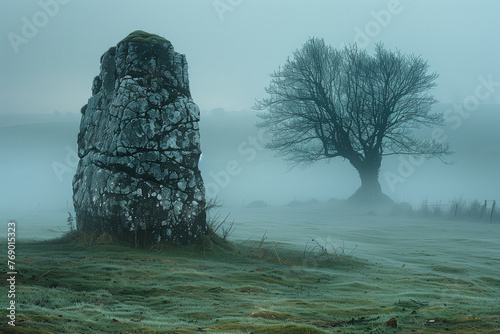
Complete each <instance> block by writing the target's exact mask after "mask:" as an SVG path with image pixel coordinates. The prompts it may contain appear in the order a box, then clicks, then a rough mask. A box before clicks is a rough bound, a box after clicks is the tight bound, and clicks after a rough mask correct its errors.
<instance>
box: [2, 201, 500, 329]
mask: <svg viewBox="0 0 500 334" xmlns="http://www.w3.org/2000/svg"><path fill="white" fill-rule="evenodd" d="M301 210H303V209H301ZM364 219H367V218H364ZM369 219H375V221H374V222H377V221H378V220H379V219H378V218H377V219H376V217H375V218H374V217H373V216H372V218H368V220H369ZM361 220H362V219H360V221H361ZM394 223H396V222H395V221H394V222H392V223H391V224H394ZM400 223H403V224H406V225H407V228H408V229H410V230H414V229H415V228H418V226H419V225H418V224H417V223H415V222H413V223H412V224H408V222H407V221H404V222H401V221H400ZM387 224H388V223H387V222H386V223H385V224H384V225H383V226H382V228H385V227H387V226H388V225H387ZM429 226H430V225H422V226H421V227H427V228H429ZM403 227H404V226H399V227H397V229H400V228H403ZM358 228H359V229H360V230H361V233H363V230H364V229H366V228H367V225H366V224H365V223H363V222H361V223H360V225H359V226H358ZM395 228H396V227H395ZM447 228H449V229H456V228H457V226H448V227H446V226H440V227H438V228H436V229H435V230H429V231H428V233H430V234H432V233H440V234H441V233H443V231H442V229H447ZM353 230H356V229H353ZM269 233H271V234H272V233H273V232H272V230H271V231H270V232H269ZM394 233H396V234H399V236H400V237H402V233H401V232H398V231H396V232H394V231H388V236H389V237H394ZM339 234H342V232H340V231H339ZM345 236H346V237H347V238H348V239H351V236H349V234H345ZM415 237H418V235H415ZM304 238H306V237H304ZM371 238H372V239H377V238H380V237H379V236H378V235H376V234H374V233H372V234H371ZM453 238H454V237H453ZM368 239H370V238H365V239H363V238H359V241H360V244H361V247H358V248H357V249H356V251H355V252H354V254H349V253H348V252H347V250H352V249H354V246H355V245H354V244H353V243H352V240H349V241H346V243H345V245H344V246H342V247H345V248H347V249H346V251H345V252H344V253H340V252H339V254H340V256H337V257H335V256H333V254H334V252H333V251H332V252H329V250H330V251H331V250H332V247H341V246H338V245H336V244H335V242H334V241H333V240H329V241H327V242H325V240H326V239H320V238H316V239H315V241H312V240H306V239H304V241H305V242H304V245H303V248H300V249H299V247H293V246H292V245H290V244H284V243H276V242H271V241H274V240H270V238H267V239H266V235H263V236H260V237H256V238H251V239H246V240H244V241H236V242H235V245H236V246H237V247H236V248H232V247H230V246H229V245H224V244H223V243H222V244H219V243H218V242H216V243H214V246H212V247H210V249H202V248H203V247H200V245H198V246H193V247H184V248H175V247H174V248H172V247H170V248H163V249H161V250H160V249H154V250H141V249H135V248H131V247H125V246H119V245H116V244H96V243H94V244H91V245H90V246H89V244H88V242H87V241H81V240H78V239H77V237H76V235H75V234H73V235H70V236H67V237H65V238H62V239H58V240H55V241H44V242H21V243H19V244H18V254H19V255H18V259H17V266H18V270H19V275H18V282H17V289H18V297H17V301H18V305H17V310H18V314H17V324H18V326H17V327H16V328H15V329H13V328H10V329H11V330H12V333H27V332H28V333H37V332H38V333H42V332H43V333H89V332H94V333H195V332H214V333H332V332H343V333H368V332H374V333H393V332H401V331H402V332H405V333H406V332H417V333H436V332H451V333H471V332H481V333H496V332H498V330H499V329H500V310H499V309H498V304H499V298H500V297H499V291H500V279H499V278H498V272H499V269H500V262H499V258H498V257H495V256H494V254H495V252H494V250H492V249H489V251H483V252H481V251H477V250H476V248H475V246H474V245H473V244H472V241H473V240H474V236H470V235H469V237H465V236H464V238H463V241H462V242H458V244H462V248H463V249H462V250H461V252H460V256H459V257H458V258H459V260H457V259H455V258H453V257H451V256H449V254H442V253H440V252H439V249H440V248H439V247H440V246H439V244H436V243H432V245H431V244H429V245H426V244H425V240H421V247H416V248H415V245H414V244H411V243H408V242H405V241H404V240H403V241H401V240H394V244H395V246H397V244H399V243H401V242H402V243H403V244H408V247H407V248H406V249H400V251H399V254H394V249H399V248H397V247H396V248H384V247H373V250H372V251H371V252H370V254H367V253H366V251H365V249H366V240H368ZM431 239H432V238H431ZM219 241H220V240H219ZM481 241H483V242H486V241H485V240H481ZM380 242H381V243H382V244H383V243H386V242H387V240H381V241H380ZM363 244H364V245H363ZM221 245H222V246H224V247H221ZM442 247H443V249H444V248H445V247H453V245H452V243H451V241H450V240H448V238H446V237H445V236H444V235H443V246H442ZM477 247H480V243H479V244H478V245H477ZM337 249H338V248H337ZM448 251H449V250H448ZM496 251H498V248H497V249H496ZM325 252H326V253H325ZM385 252H389V253H391V254H387V253H385ZM384 253H385V254H384ZM325 254H330V256H326V255H325ZM467 254H469V255H467ZM496 254H497V255H498V253H496ZM478 256H479V257H480V258H481V259H478ZM401 263H403V265H402V264H401ZM457 263H458V264H459V265H457ZM495 273H496V274H495ZM2 298H4V296H2ZM391 318H396V319H397V321H398V326H399V328H398V330H394V329H392V328H388V327H386V326H384V323H385V322H386V321H387V320H389V319H391ZM5 328H6V327H3V328H2V329H5Z"/></svg>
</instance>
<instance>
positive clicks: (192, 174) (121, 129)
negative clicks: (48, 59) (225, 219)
mask: <svg viewBox="0 0 500 334" xmlns="http://www.w3.org/2000/svg"><path fill="white" fill-rule="evenodd" d="M81 111H82V119H81V124H80V133H79V135H78V156H79V158H80V161H79V164H78V168H77V170H76V174H75V177H74V179H73V203H74V207H75V213H76V222H77V228H78V230H79V231H82V232H90V233H97V234H103V233H108V234H110V235H111V236H115V237H117V238H118V239H120V240H125V241H129V242H135V243H136V244H137V243H138V244H140V245H150V244H153V243H157V242H165V241H169V242H179V243H180V244H191V243H193V242H194V241H195V240H196V239H197V238H198V237H200V236H201V235H203V234H205V233H206V231H207V227H206V214H205V204H206V203H205V189H204V186H203V180H202V177H201V173H200V170H199V169H198V161H199V158H200V155H201V150H200V134H199V127H198V122H199V120H200V111H199V109H198V106H197V105H196V104H195V103H194V102H193V100H192V98H191V93H190V91H189V81H188V70H187V62H186V58H185V56H184V55H182V54H179V53H177V52H175V51H174V48H173V46H172V44H171V43H170V42H169V41H167V40H166V39H164V38H162V37H159V36H157V35H152V34H148V33H145V32H143V31H135V32H133V33H131V34H130V35H129V36H127V37H126V38H125V39H124V40H122V41H121V42H119V43H118V45H117V46H116V47H112V48H110V49H109V50H108V51H107V52H105V53H104V54H103V56H102V57H101V72H100V74H99V75H98V76H97V77H96V78H95V79H94V82H93V84H92V97H91V98H90V99H89V100H88V104H87V105H85V106H84V107H83V108H82V110H81Z"/></svg>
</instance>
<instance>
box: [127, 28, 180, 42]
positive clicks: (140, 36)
mask: <svg viewBox="0 0 500 334" xmlns="http://www.w3.org/2000/svg"><path fill="white" fill-rule="evenodd" d="M153 40H157V41H158V42H167V43H170V41H169V40H167V39H165V38H163V37H161V36H158V35H155V34H150V33H148V32H145V31H142V30H136V31H133V32H131V33H130V34H129V35H128V36H127V37H125V38H124V39H123V40H122V42H136V43H150V42H151V41H153Z"/></svg>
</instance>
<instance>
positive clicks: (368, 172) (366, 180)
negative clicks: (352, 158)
mask: <svg viewBox="0 0 500 334" xmlns="http://www.w3.org/2000/svg"><path fill="white" fill-rule="evenodd" d="M352 165H353V166H354V168H356V169H357V171H358V173H359V177H360V178H361V187H359V189H358V190H357V191H356V192H355V193H354V194H353V195H352V196H351V197H349V201H351V202H354V203H359V204H385V203H391V202H392V200H391V199H390V198H389V197H388V196H387V195H385V194H384V193H382V187H380V183H379V181H378V177H379V171H380V162H371V163H369V162H366V161H364V162H363V163H356V164H352Z"/></svg>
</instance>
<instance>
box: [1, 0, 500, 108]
mask: <svg viewBox="0 0 500 334" xmlns="http://www.w3.org/2000/svg"><path fill="white" fill-rule="evenodd" d="M0 12H1V13H2V19H1V20H0V27H1V35H2V43H1V45H0V48H1V55H2V61H1V62H0V70H1V77H2V80H1V86H0V113H1V114H12V113H15V114H17V113H47V112H48V113H51V112H54V111H56V110H57V111H61V112H78V111H79V110H80V107H81V106H82V105H84V104H85V103H86V101H87V99H88V98H89V97H90V94H91V93H90V88H91V84H92V79H93V77H94V76H96V75H97V74H98V73H99V59H100V57H101V55H102V54H103V53H104V52H105V51H106V50H107V49H108V48H109V47H111V46H114V45H116V44H117V43H118V42H119V41H120V40H121V39H123V38H124V37H125V36H126V35H128V34H129V33H130V32H132V31H133V30H137V29H141V30H145V31H148V32H151V33H156V34H158V35H161V36H163V37H165V38H167V39H168V40H170V41H171V42H172V44H173V45H174V48H175V49H176V51H177V52H180V53H183V54H185V55H186V57H187V60H188V63H189V75H190V82H191V92H192V95H193V99H194V101H195V102H196V103H197V104H198V105H199V107H200V109H202V110H210V109H214V108H225V109H226V110H249V109H250V108H251V106H252V105H253V104H254V101H255V99H260V98H262V97H264V94H265V93H264V88H265V87H266V86H267V85H268V84H269V73H271V72H272V71H274V70H276V69H277V68H278V67H279V66H281V65H283V64H284V62H285V61H286V59H287V57H288V56H291V55H292V53H293V51H294V50H295V49H297V48H299V47H301V45H302V44H303V43H304V42H305V41H306V40H307V39H308V38H309V37H313V36H314V37H322V38H324V39H325V41H326V42H327V43H328V44H331V45H332V46H334V47H340V46H342V45H343V43H353V42H355V41H356V42H358V45H360V46H362V47H365V48H367V49H368V50H372V49H373V45H374V43H375V42H379V41H381V42H383V43H385V44H386V46H387V47H388V48H390V49H395V48H397V49H399V50H401V51H402V52H403V53H413V54H417V55H422V57H423V58H424V59H426V60H428V63H429V65H430V67H431V69H432V71H436V72H438V73H439V75H440V77H439V79H438V81H437V83H438V87H437V88H436V89H435V91H434V94H435V96H436V98H437V99H438V100H439V101H440V102H443V103H461V102H462V101H463V100H464V99H465V98H467V96H469V95H471V94H474V90H475V88H476V87H477V86H478V83H479V81H478V80H479V79H478V78H479V77H481V76H482V77H483V78H488V77H491V81H492V82H499V81H500V69H499V66H498V59H500V43H498V36H499V33H500V29H499V24H498V22H499V19H500V17H499V16H500V1H493V0H479V1H477V0H475V1H464V0H439V1H436V0H419V1H412V0H399V1H398V0H384V1H372V0H370V1H367V0H365V1H346V0H316V1H305V0H304V1H298V0H295V1H294V0H161V1H160V0H149V1H148V0H146V1H132V0H85V1H83V0H39V1H36V0H22V1H11V0H0ZM494 88H495V89H497V91H496V92H495V94H491V96H489V97H488V98H487V99H486V100H484V101H480V102H483V103H500V94H499V93H498V91H500V89H499V88H500V86H498V85H497V86H496V87H494Z"/></svg>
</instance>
